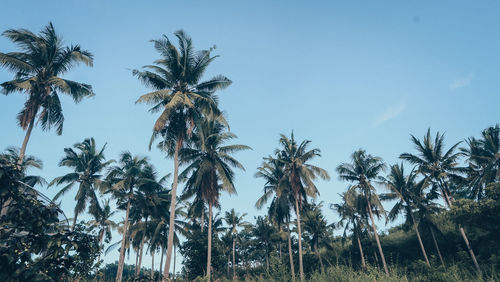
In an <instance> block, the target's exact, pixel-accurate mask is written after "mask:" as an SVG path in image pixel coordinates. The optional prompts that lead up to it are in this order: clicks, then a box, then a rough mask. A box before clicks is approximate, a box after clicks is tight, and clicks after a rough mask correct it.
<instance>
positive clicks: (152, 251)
mask: <svg viewBox="0 0 500 282" xmlns="http://www.w3.org/2000/svg"><path fill="white" fill-rule="evenodd" d="M154 279H155V251H154V250H151V281H154Z"/></svg>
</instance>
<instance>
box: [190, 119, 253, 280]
mask: <svg viewBox="0 0 500 282" xmlns="http://www.w3.org/2000/svg"><path fill="white" fill-rule="evenodd" d="M194 133H195V136H193V147H192V148H184V149H183V150H182V151H181V159H182V162H183V163H189V165H188V166H187V167H186V169H185V170H184V171H183V172H182V174H181V176H180V177H181V179H184V178H186V179H188V180H187V182H186V187H185V191H186V192H187V193H188V194H193V193H192V192H191V191H196V190H199V191H200V193H201V196H202V199H203V200H204V201H205V203H207V204H208V255H207V277H208V280H209V281H210V274H211V269H210V267H211V247H212V207H213V206H214V205H218V203H219V195H220V191H221V190H224V191H226V192H228V193H229V194H235V193H236V190H235V188H234V183H233V180H234V172H233V171H232V167H235V168H239V169H241V170H245V169H244V167H243V165H241V164H240V163H239V162H238V161H237V160H236V159H235V158H233V157H232V156H231V154H232V153H234V152H238V151H241V150H246V149H250V147H248V146H245V145H224V143H226V142H227V141H229V140H231V139H233V138H236V135H234V134H233V133H230V132H228V131H226V130H225V127H224V125H223V124H222V123H221V122H220V118H219V117H212V116H208V117H207V119H205V120H203V121H202V122H201V123H200V124H199V125H198V126H197V127H196V129H195V131H194Z"/></svg>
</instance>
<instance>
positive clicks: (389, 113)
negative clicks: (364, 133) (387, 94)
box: [373, 101, 407, 127]
mask: <svg viewBox="0 0 500 282" xmlns="http://www.w3.org/2000/svg"><path fill="white" fill-rule="evenodd" d="M406 104H407V103H406V101H403V102H401V103H399V104H396V105H391V106H389V107H388V108H387V109H386V110H385V111H384V112H383V113H381V114H380V115H378V116H377V118H376V119H375V121H374V122H373V126H374V127H377V126H380V125H381V124H382V123H384V122H386V121H388V120H391V119H394V118H396V117H397V116H399V115H400V114H401V113H402V112H403V111H404V110H405V109H406Z"/></svg>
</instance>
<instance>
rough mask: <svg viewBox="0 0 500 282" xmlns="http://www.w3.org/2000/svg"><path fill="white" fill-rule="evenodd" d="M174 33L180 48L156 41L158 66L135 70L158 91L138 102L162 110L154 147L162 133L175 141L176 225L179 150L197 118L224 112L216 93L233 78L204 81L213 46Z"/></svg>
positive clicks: (170, 239) (172, 149)
mask: <svg viewBox="0 0 500 282" xmlns="http://www.w3.org/2000/svg"><path fill="white" fill-rule="evenodd" d="M174 35H175V36H176V37H177V39H178V42H179V48H177V47H176V46H175V45H174V44H172V42H171V41H170V39H169V38H168V37H166V36H164V37H163V38H162V39H158V40H153V43H154V47H155V49H156V50H157V51H158V52H159V53H160V55H161V58H160V59H158V60H156V61H155V62H154V65H146V66H144V70H142V71H139V70H134V71H133V74H134V75H135V76H137V77H138V78H139V79H140V80H141V81H142V82H143V83H144V84H145V85H146V86H148V87H150V88H152V89H153V90H154V91H153V92H151V93H148V94H145V95H142V96H141V97H140V98H139V99H138V100H137V103H148V104H151V105H153V107H152V108H151V109H150V112H159V111H161V114H160V116H159V117H158V119H157V120H156V123H155V125H154V127H153V135H152V137H151V142H150V147H151V144H152V142H153V140H154V139H155V138H156V137H157V136H158V135H159V134H162V135H163V136H164V138H165V139H167V138H166V137H167V135H168V139H169V140H171V141H173V142H170V143H171V146H170V148H168V152H169V155H173V158H174V179H173V184H172V201H171V206H170V225H173V224H174V220H175V206H176V195H177V184H178V172H179V159H178V156H179V151H180V149H181V148H182V147H183V144H184V140H185V139H186V138H187V137H189V136H190V135H191V132H192V130H193V127H194V125H195V122H196V120H198V119H200V118H201V116H202V115H203V114H206V113H207V112H209V113H215V114H217V113H219V112H220V111H219V109H218V108H217V97H216V96H215V94H214V93H215V91H217V90H219V89H223V88H226V87H228V86H229V85H230V84H231V81H230V80H229V79H228V78H226V77H224V76H222V75H218V76H215V77H213V78H212V79H209V80H208V81H204V82H201V79H202V77H203V74H204V73H205V70H206V69H207V67H208V65H209V64H210V63H211V62H212V61H213V60H214V59H215V58H216V57H217V56H212V54H211V51H212V50H213V49H210V50H201V51H197V52H195V51H194V50H193V44H192V40H191V38H190V37H189V36H188V35H187V34H186V33H185V32H184V31H182V30H179V31H177V32H175V34H174ZM173 232H174V231H173V230H169V235H168V248H167V259H166V262H165V271H166V273H165V274H167V272H168V269H169V268H170V259H171V255H172V246H173V240H174V233H173ZM166 278H167V277H165V279H166Z"/></svg>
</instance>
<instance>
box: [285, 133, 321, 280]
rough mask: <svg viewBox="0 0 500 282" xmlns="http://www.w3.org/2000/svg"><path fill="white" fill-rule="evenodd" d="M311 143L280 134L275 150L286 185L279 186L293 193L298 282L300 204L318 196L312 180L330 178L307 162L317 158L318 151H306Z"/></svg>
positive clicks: (300, 236) (302, 275)
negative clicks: (295, 218)
mask: <svg viewBox="0 0 500 282" xmlns="http://www.w3.org/2000/svg"><path fill="white" fill-rule="evenodd" d="M310 142H311V141H309V140H305V141H302V142H301V143H300V144H297V142H296V141H295V138H294V136H293V132H292V136H291V138H288V137H286V136H285V135H283V134H281V138H280V144H281V148H280V149H276V150H275V154H276V156H277V159H278V160H279V161H280V162H281V163H282V164H283V178H282V179H281V181H284V182H285V183H288V184H287V185H280V186H281V187H287V186H288V185H289V187H290V188H291V191H292V193H293V197H294V201H295V215H296V216H297V231H298V232H297V233H298V237H299V238H298V239H299V272H300V280H304V267H303V264H302V242H301V241H302V234H301V223H300V210H301V208H302V202H303V201H306V199H307V197H308V196H310V197H316V195H318V194H319V192H318V189H317V188H316V185H315V184H314V182H313V181H314V180H316V179H317V177H320V178H322V179H325V180H329V179H330V176H329V175H328V173H327V172H326V170H324V169H322V168H320V167H317V166H314V165H311V164H309V163H308V162H309V161H310V160H312V159H313V158H315V157H319V156H321V155H320V150H319V149H312V150H308V148H307V147H308V145H309V143H310Z"/></svg>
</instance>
